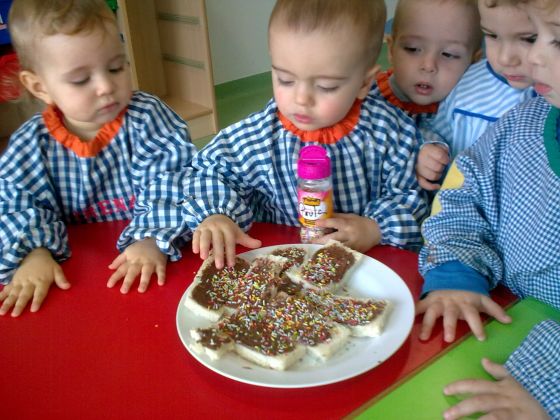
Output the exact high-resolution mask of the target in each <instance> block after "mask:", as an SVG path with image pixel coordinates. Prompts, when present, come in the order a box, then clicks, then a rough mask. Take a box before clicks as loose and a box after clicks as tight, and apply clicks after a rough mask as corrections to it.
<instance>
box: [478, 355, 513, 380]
mask: <svg viewBox="0 0 560 420" xmlns="http://www.w3.org/2000/svg"><path fill="white" fill-rule="evenodd" d="M482 367H483V368H484V370H485V371H486V372H488V373H489V374H490V375H492V376H493V377H494V378H495V379H497V380H498V381H499V380H502V379H505V378H507V377H509V376H510V374H509V372H508V371H507V369H506V368H505V366H504V365H501V364H499V363H494V362H493V361H492V360H489V359H486V358H484V359H482Z"/></svg>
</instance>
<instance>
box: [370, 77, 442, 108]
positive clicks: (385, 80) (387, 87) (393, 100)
mask: <svg viewBox="0 0 560 420" xmlns="http://www.w3.org/2000/svg"><path fill="white" fill-rule="evenodd" d="M392 74H393V70H387V71H384V72H382V73H379V74H378V75H377V77H376V80H377V87H378V88H379V91H380V92H381V95H383V97H384V98H385V99H386V100H387V102H389V103H390V104H392V105H394V106H396V107H397V108H400V109H402V110H404V111H407V112H410V113H411V114H434V113H436V112H437V110H438V105H439V104H438V103H437V102H435V103H433V104H429V105H418V104H415V103H414V102H404V101H401V100H400V99H399V98H397V96H396V95H395V93H394V92H393V89H392V88H391V83H390V82H389V78H390V77H391V75H392Z"/></svg>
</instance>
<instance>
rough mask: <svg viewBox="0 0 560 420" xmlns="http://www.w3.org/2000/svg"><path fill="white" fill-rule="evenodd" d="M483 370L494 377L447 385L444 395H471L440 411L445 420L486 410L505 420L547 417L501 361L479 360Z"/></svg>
mask: <svg viewBox="0 0 560 420" xmlns="http://www.w3.org/2000/svg"><path fill="white" fill-rule="evenodd" d="M482 366H483V367H484V370H486V372H488V373H489V374H490V375H492V376H493V377H494V379H496V381H487V380H485V379H464V380H461V381H457V382H454V383H452V384H449V385H447V386H446V387H445V388H444V390H443V392H444V393H445V395H456V394H470V395H471V396H470V397H469V398H467V399H465V400H463V401H461V402H460V403H458V404H457V405H454V406H453V407H451V408H449V409H447V410H446V411H445V412H444V413H443V417H444V418H445V420H455V419H460V418H463V417H465V416H468V415H471V414H476V413H486V414H489V415H492V416H495V417H493V418H503V419H508V420H524V419H531V420H546V419H549V417H548V416H547V414H546V412H545V411H544V409H543V408H542V407H541V405H540V404H539V403H538V401H537V400H535V399H534V398H533V397H532V396H531V394H530V393H529V392H527V391H526V390H525V388H523V387H522V386H521V385H520V384H519V382H517V381H516V380H515V379H514V378H513V377H512V376H511V375H510V374H509V373H508V371H507V370H506V368H505V367H504V366H502V365H500V364H497V363H494V362H492V361H490V360H488V359H482Z"/></svg>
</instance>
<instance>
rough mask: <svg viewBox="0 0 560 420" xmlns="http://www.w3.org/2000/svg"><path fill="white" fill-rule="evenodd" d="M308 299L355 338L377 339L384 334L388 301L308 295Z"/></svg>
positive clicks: (331, 295) (326, 294) (389, 305)
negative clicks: (348, 330)
mask: <svg viewBox="0 0 560 420" xmlns="http://www.w3.org/2000/svg"><path fill="white" fill-rule="evenodd" d="M307 296H308V298H309V299H311V300H312V301H313V303H315V304H316V305H317V306H318V307H319V308H321V310H320V312H322V313H327V314H328V316H329V317H330V318H331V319H332V320H333V321H334V322H336V323H338V324H341V325H344V326H345V327H347V328H349V329H350V333H351V334H352V336H353V337H377V336H378V335H380V334H381V333H382V332H383V328H384V326H385V322H386V320H387V316H388V314H389V312H390V308H391V304H390V302H388V301H386V300H378V299H371V298H357V297H353V296H340V295H333V294H332V293H314V292H311V293H308V294H307Z"/></svg>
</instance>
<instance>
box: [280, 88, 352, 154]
mask: <svg viewBox="0 0 560 420" xmlns="http://www.w3.org/2000/svg"><path fill="white" fill-rule="evenodd" d="M361 107H362V101H361V100H359V99H356V101H355V102H354V104H353V105H352V108H350V111H348V114H346V117H344V119H342V120H341V121H339V122H338V123H336V124H335V125H331V126H330V127H324V128H319V129H317V130H312V131H305V130H301V129H299V128H297V127H296V126H295V125H294V124H293V123H292V122H291V121H290V120H289V119H288V118H286V117H285V116H284V115H283V114H282V113H281V112H280V111H278V118H279V119H280V122H281V123H282V125H283V126H284V128H285V129H286V130H288V131H289V132H291V133H292V134H295V135H296V136H298V137H299V138H300V139H301V140H302V141H303V142H317V143H320V144H334V143H336V142H337V141H339V140H340V139H341V138H343V137H346V136H347V135H348V134H349V133H350V132H351V131H352V130H354V128H355V127H356V124H358V120H359V118H360V110H361Z"/></svg>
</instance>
